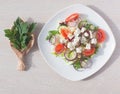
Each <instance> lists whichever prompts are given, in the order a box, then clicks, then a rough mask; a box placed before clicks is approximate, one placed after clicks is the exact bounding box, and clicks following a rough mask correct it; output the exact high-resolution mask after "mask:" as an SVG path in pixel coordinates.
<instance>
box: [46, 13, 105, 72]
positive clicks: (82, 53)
mask: <svg viewBox="0 0 120 94" xmlns="http://www.w3.org/2000/svg"><path fill="white" fill-rule="evenodd" d="M105 39H106V34H105V31H104V30H103V29H101V28H99V27H98V26H96V25H94V24H92V23H90V22H89V21H88V20H87V19H82V18H81V14H80V13H73V14H71V15H69V16H68V17H66V18H65V20H64V21H62V22H60V23H59V26H58V27H56V29H55V30H50V31H48V35H47V37H46V40H48V41H49V43H51V45H52V47H53V52H52V53H53V54H54V55H56V56H59V57H62V58H63V59H64V60H65V61H66V63H67V64H70V65H73V67H74V68H75V69H76V70H79V69H83V68H84V69H86V68H89V67H90V66H91V64H92V62H91V58H92V57H93V56H94V55H95V54H96V53H97V51H98V49H99V48H100V47H101V44H103V43H104V41H105Z"/></svg>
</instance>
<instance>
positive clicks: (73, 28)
mask: <svg viewBox="0 0 120 94" xmlns="http://www.w3.org/2000/svg"><path fill="white" fill-rule="evenodd" d="M68 28H69V29H70V31H71V32H75V30H76V27H68Z"/></svg>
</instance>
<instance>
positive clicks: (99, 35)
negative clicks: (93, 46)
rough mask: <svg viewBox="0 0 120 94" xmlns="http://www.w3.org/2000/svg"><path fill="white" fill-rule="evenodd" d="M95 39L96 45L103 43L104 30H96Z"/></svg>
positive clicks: (104, 37)
mask: <svg viewBox="0 0 120 94" xmlns="http://www.w3.org/2000/svg"><path fill="white" fill-rule="evenodd" d="M96 38H97V41H98V43H102V42H104V41H105V39H106V34H105V32H104V30H102V29H98V31H97V34H96Z"/></svg>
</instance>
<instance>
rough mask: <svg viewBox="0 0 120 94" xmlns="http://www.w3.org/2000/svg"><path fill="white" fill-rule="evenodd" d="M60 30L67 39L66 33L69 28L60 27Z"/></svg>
mask: <svg viewBox="0 0 120 94" xmlns="http://www.w3.org/2000/svg"><path fill="white" fill-rule="evenodd" d="M60 32H61V34H62V36H63V37H64V38H65V39H68V34H69V33H70V31H69V29H67V28H61V29H60Z"/></svg>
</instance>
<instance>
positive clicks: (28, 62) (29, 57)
mask: <svg viewBox="0 0 120 94" xmlns="http://www.w3.org/2000/svg"><path fill="white" fill-rule="evenodd" d="M27 22H29V23H31V22H33V19H32V18H29V19H28V21H27ZM43 26H44V23H37V25H36V28H35V30H34V32H33V33H34V35H35V42H34V46H33V47H32V49H31V50H30V52H29V53H28V54H27V55H26V56H25V59H24V62H25V66H26V71H27V70H29V69H30V68H31V66H32V63H33V61H32V57H33V53H34V52H36V51H38V45H37V38H38V35H39V33H40V31H41V29H42V27H43Z"/></svg>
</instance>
